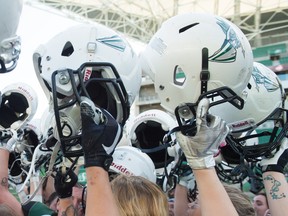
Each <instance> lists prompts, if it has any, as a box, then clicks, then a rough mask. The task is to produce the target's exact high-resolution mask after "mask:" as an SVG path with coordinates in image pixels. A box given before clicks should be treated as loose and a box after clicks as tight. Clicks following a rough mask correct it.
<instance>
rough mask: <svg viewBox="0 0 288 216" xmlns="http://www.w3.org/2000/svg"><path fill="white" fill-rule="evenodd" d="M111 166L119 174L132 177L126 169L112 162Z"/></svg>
mask: <svg viewBox="0 0 288 216" xmlns="http://www.w3.org/2000/svg"><path fill="white" fill-rule="evenodd" d="M111 166H112V167H114V168H115V169H116V170H118V171H119V172H121V173H123V174H125V175H128V176H131V175H134V174H133V173H132V172H131V171H129V170H128V169H127V167H124V166H122V165H119V164H116V163H114V162H112V164H111Z"/></svg>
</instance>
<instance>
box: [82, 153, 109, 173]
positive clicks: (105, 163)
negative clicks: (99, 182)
mask: <svg viewBox="0 0 288 216" xmlns="http://www.w3.org/2000/svg"><path fill="white" fill-rule="evenodd" d="M84 159H85V164H84V167H85V168H87V167H92V166H96V167H102V168H103V169H104V170H106V171H107V172H108V171H109V168H110V165H111V164H112V162H113V157H112V156H111V155H106V156H95V157H89V158H86V157H84Z"/></svg>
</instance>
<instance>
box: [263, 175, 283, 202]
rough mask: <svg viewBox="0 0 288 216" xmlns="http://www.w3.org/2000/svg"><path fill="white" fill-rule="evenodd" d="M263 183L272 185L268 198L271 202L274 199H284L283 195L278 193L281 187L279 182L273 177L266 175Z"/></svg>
mask: <svg viewBox="0 0 288 216" xmlns="http://www.w3.org/2000/svg"><path fill="white" fill-rule="evenodd" d="M263 180H264V181H270V182H271V183H272V184H273V185H272V187H271V190H270V191H269V194H270V196H271V197H272V199H273V200H275V199H282V198H285V197H286V195H285V193H284V192H283V193H279V187H280V186H281V182H279V181H277V180H276V179H275V178H274V177H273V176H271V175H267V176H265V177H264V179H263Z"/></svg>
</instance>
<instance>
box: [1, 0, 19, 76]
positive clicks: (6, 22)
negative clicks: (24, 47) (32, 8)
mask: <svg viewBox="0 0 288 216" xmlns="http://www.w3.org/2000/svg"><path fill="white" fill-rule="evenodd" d="M0 5H1V7H0V14H1V19H0V73H6V72H10V71H12V70H13V69H14V68H15V67H16V65H17V61H18V59H19V54H20V52H21V39H20V37H19V36H17V34H16V32H17V29H18V24H19V19H20V16H21V12H22V7H23V1H22V0H13V1H7V0H0Z"/></svg>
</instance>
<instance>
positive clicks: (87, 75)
mask: <svg viewBox="0 0 288 216" xmlns="http://www.w3.org/2000/svg"><path fill="white" fill-rule="evenodd" d="M91 74H92V67H86V68H85V71H84V78H83V81H84V82H85V81H87V80H89V79H90V76H91Z"/></svg>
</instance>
